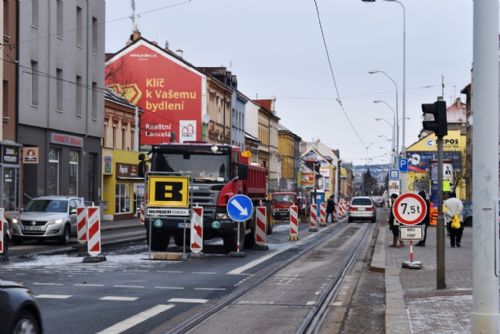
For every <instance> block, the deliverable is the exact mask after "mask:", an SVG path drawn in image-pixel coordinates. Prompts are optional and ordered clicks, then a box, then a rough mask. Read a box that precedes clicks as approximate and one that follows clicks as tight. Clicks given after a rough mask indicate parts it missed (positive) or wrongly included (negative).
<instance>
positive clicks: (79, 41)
mask: <svg viewBox="0 0 500 334" xmlns="http://www.w3.org/2000/svg"><path fill="white" fill-rule="evenodd" d="M82 18H83V14H82V7H79V6H76V45H78V46H82V40H83V24H82V23H83V21H82Z"/></svg>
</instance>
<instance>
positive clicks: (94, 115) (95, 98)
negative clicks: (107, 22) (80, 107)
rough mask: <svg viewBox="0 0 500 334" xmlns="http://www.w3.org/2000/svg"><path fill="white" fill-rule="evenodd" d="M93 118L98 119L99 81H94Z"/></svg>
mask: <svg viewBox="0 0 500 334" xmlns="http://www.w3.org/2000/svg"><path fill="white" fill-rule="evenodd" d="M92 119H97V83H96V82H92Z"/></svg>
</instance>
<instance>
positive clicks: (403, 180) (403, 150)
mask: <svg viewBox="0 0 500 334" xmlns="http://www.w3.org/2000/svg"><path fill="white" fill-rule="evenodd" d="M362 1H363V2H375V0H362ZM383 1H387V2H395V3H397V4H399V5H400V6H401V9H402V10H403V103H402V104H403V126H402V134H401V135H402V143H401V144H402V145H401V155H402V156H403V158H406V141H405V136H406V124H405V123H406V122H405V120H406V8H405V6H404V5H403V3H402V2H401V1H399V0H383ZM402 174H404V175H402V177H401V183H402V184H401V189H402V190H403V192H406V191H407V190H408V178H407V175H406V174H405V173H402Z"/></svg>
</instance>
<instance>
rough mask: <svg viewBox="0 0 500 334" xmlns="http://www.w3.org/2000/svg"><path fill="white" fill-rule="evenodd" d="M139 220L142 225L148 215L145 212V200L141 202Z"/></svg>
mask: <svg viewBox="0 0 500 334" xmlns="http://www.w3.org/2000/svg"><path fill="white" fill-rule="evenodd" d="M139 221H140V223H141V224H142V225H144V222H145V221H146V215H145V214H144V202H141V207H140V208H139Z"/></svg>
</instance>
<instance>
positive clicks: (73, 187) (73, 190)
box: [68, 151, 79, 196]
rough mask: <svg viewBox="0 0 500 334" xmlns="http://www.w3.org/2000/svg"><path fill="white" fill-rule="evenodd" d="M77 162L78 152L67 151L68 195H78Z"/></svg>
mask: <svg viewBox="0 0 500 334" xmlns="http://www.w3.org/2000/svg"><path fill="white" fill-rule="evenodd" d="M78 162H79V152H78V151H69V183H68V195H75V196H76V195H78Z"/></svg>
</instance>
